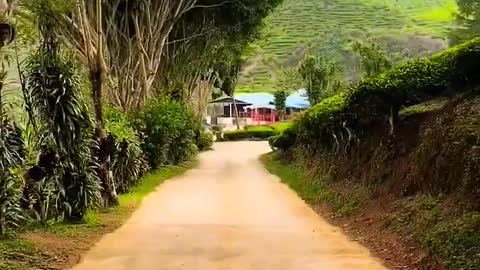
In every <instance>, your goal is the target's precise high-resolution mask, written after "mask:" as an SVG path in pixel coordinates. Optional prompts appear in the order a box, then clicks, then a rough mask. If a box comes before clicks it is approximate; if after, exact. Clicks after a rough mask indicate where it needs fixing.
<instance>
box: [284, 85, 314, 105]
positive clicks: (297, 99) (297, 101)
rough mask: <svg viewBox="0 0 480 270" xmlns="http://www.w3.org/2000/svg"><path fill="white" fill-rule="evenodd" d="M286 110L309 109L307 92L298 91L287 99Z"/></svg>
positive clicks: (303, 90)
mask: <svg viewBox="0 0 480 270" xmlns="http://www.w3.org/2000/svg"><path fill="white" fill-rule="evenodd" d="M286 103H287V108H295V109H306V108H308V107H310V102H309V101H308V96H307V90H305V89H299V90H297V91H295V92H293V93H292V94H290V95H289V96H288V97H287V101H286Z"/></svg>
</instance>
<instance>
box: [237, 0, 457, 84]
mask: <svg viewBox="0 0 480 270" xmlns="http://www.w3.org/2000/svg"><path fill="white" fill-rule="evenodd" d="M455 9H456V5H455V1H454V0H285V2H284V3H283V4H282V5H281V6H280V7H278V8H277V10H276V11H275V12H274V13H273V14H272V15H271V16H270V17H269V18H268V19H267V22H266V27H265V31H264V33H263V38H262V39H261V40H259V41H258V42H257V43H256V44H255V45H254V46H255V50H254V53H253V54H252V55H251V57H250V58H249V59H248V61H247V63H246V65H245V66H244V68H243V71H242V73H241V76H240V82H239V90H240V91H272V90H275V89H276V88H278V87H281V86H284V85H279V82H277V79H278V76H279V74H280V73H281V70H283V69H289V68H292V67H296V65H297V64H298V61H299V60H300V59H301V58H302V57H303V55H304V54H305V53H306V52H310V53H314V54H317V55H321V56H322V57H325V58H328V59H329V60H331V61H334V62H339V63H340V64H341V65H343V66H347V68H348V66H349V65H350V63H352V61H353V60H352V59H351V58H352V55H351V53H350V43H351V42H352V41H357V40H366V39H374V40H375V42H377V43H379V44H380V45H382V46H383V47H384V48H385V49H386V50H387V51H388V52H389V53H391V54H392V55H397V56H398V57H397V58H398V59H397V60H399V59H404V58H410V57H414V56H422V55H425V54H430V53H431V52H434V51H437V50H440V49H442V48H444V47H445V46H446V45H447V43H446V42H445V39H446V37H447V34H448V32H449V30H450V29H451V28H452V27H454V24H453V18H454V14H453V13H454V11H455Z"/></svg>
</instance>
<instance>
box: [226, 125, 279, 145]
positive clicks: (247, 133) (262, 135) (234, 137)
mask: <svg viewBox="0 0 480 270" xmlns="http://www.w3.org/2000/svg"><path fill="white" fill-rule="evenodd" d="M277 134H278V132H277V131H276V130H275V129H273V128H271V127H265V126H261V127H253V128H247V129H244V130H234V131H227V132H225V133H224V134H223V140H224V141H239V140H249V139H260V140H261V139H264V140H265V139H268V138H270V137H272V136H275V135H277Z"/></svg>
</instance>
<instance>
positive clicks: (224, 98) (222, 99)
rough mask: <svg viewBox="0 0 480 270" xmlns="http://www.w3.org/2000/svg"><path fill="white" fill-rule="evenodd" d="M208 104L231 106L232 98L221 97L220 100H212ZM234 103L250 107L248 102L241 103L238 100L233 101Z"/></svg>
mask: <svg viewBox="0 0 480 270" xmlns="http://www.w3.org/2000/svg"><path fill="white" fill-rule="evenodd" d="M209 103H211V104H212V103H213V104H218V103H227V104H233V98H232V97H221V98H218V99H215V100H212V101H210V102H209ZM235 103H237V105H252V104H251V103H248V102H245V101H242V100H239V99H235Z"/></svg>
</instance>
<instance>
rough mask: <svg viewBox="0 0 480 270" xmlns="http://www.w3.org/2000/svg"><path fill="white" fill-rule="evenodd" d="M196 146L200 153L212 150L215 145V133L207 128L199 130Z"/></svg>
mask: <svg viewBox="0 0 480 270" xmlns="http://www.w3.org/2000/svg"><path fill="white" fill-rule="evenodd" d="M196 145H197V147H198V150H200V151H206V150H210V149H211V148H212V145H213V132H212V131H210V130H208V129H206V128H205V129H201V130H199V132H198V138H197V142H196Z"/></svg>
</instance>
